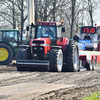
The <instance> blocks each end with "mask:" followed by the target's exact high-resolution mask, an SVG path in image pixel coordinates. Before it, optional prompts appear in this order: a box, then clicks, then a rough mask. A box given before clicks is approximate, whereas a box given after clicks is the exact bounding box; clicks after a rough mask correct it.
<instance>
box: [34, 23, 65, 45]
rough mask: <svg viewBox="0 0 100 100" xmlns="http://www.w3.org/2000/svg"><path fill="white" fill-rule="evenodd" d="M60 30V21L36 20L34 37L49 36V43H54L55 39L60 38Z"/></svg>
mask: <svg viewBox="0 0 100 100" xmlns="http://www.w3.org/2000/svg"><path fill="white" fill-rule="evenodd" d="M64 31H65V30H64V28H63V31H62V25H61V23H57V22H37V24H36V34H35V39H38V38H50V40H51V45H56V41H57V40H58V39H59V38H61V33H62V32H64Z"/></svg>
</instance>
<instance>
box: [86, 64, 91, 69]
mask: <svg viewBox="0 0 100 100" xmlns="http://www.w3.org/2000/svg"><path fill="white" fill-rule="evenodd" d="M85 68H86V69H87V70H92V68H93V65H92V64H85Z"/></svg>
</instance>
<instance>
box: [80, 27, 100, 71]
mask: <svg viewBox="0 0 100 100" xmlns="http://www.w3.org/2000/svg"><path fill="white" fill-rule="evenodd" d="M96 31H97V28H96V27H93V26H84V27H81V31H80V33H81V35H83V34H85V35H86V34H88V35H90V37H91V39H84V38H83V39H79V40H78V47H79V66H80V68H86V69H87V70H95V68H96V64H97V63H99V62H100V42H99V40H98V35H97V34H96ZM83 36H84V35H83Z"/></svg>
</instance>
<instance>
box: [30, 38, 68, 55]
mask: <svg viewBox="0 0 100 100" xmlns="http://www.w3.org/2000/svg"><path fill="white" fill-rule="evenodd" d="M33 41H35V42H37V41H40V43H33ZM42 41H43V42H44V43H41V42H42ZM34 44H36V46H34ZM41 44H42V45H44V46H42V45H41ZM56 44H57V46H61V47H62V49H63V50H65V49H66V45H67V44H68V39H67V38H61V39H59V40H58V41H57V42H56ZM30 46H31V50H32V51H33V47H44V54H47V52H48V51H50V50H51V47H52V46H51V40H50V38H37V39H33V40H31V42H30ZM33 54H34V53H33Z"/></svg>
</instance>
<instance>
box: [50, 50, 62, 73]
mask: <svg viewBox="0 0 100 100" xmlns="http://www.w3.org/2000/svg"><path fill="white" fill-rule="evenodd" d="M49 62H50V66H49V67H50V71H57V72H61V71H62V66H63V53H62V50H61V49H52V50H51V51H50V55H49Z"/></svg>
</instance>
